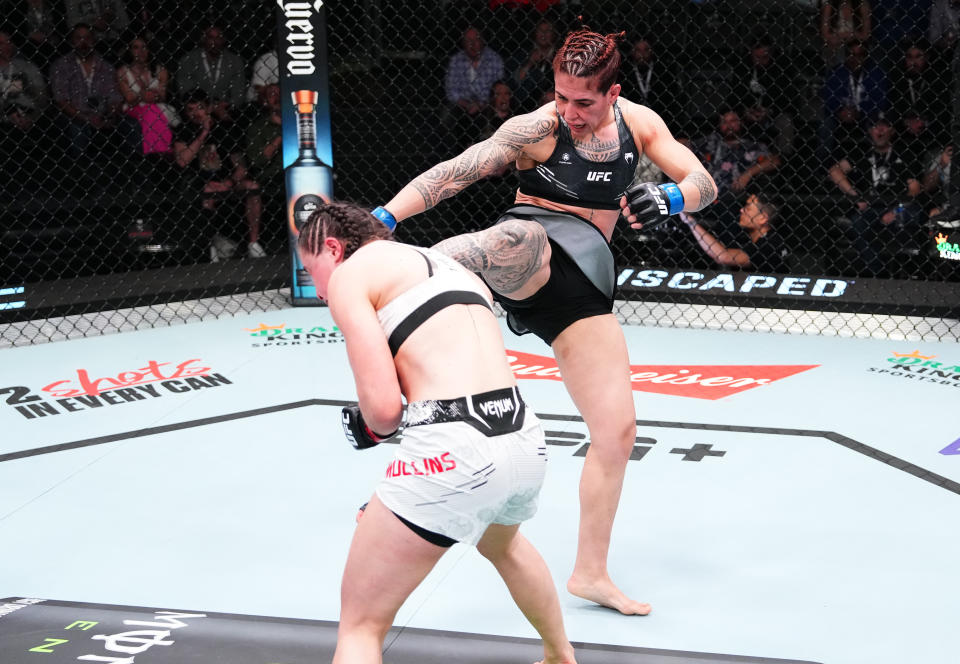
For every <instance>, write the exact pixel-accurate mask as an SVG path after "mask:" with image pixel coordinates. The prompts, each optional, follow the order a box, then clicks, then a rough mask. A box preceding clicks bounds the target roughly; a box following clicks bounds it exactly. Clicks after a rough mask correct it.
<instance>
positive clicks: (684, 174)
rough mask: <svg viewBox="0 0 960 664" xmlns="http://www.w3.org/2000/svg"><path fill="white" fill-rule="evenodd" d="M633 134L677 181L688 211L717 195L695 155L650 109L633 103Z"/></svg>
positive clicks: (655, 162)
mask: <svg viewBox="0 0 960 664" xmlns="http://www.w3.org/2000/svg"><path fill="white" fill-rule="evenodd" d="M633 107H634V109H633V111H634V112H633V113H632V114H631V116H632V121H633V122H632V124H633V126H635V127H637V129H634V130H633V131H634V134H635V135H638V136H639V137H640V140H641V142H642V143H641V145H642V148H641V149H642V150H643V151H644V153H645V154H646V155H647V156H648V157H650V159H651V160H652V161H653V163H654V164H656V165H657V166H658V167H659V168H660V170H662V171H663V172H664V173H666V174H667V176H668V177H669V178H670V179H671V180H673V181H674V182H676V183H677V186H678V187H680V191H681V192H682V193H683V201H684V206H683V209H684V210H686V211H687V212H697V211H698V210H702V209H703V208H705V207H707V206H708V205H710V203H712V202H713V201H714V199H715V198H716V197H717V185H716V183H715V182H714V181H713V177H712V176H711V175H710V173H708V172H707V169H706V168H704V167H703V164H701V163H700V160H699V159H697V157H696V155H694V154H693V152H691V151H690V149H689V148H687V147H686V146H685V145H683V144H682V143H680V142H678V141H677V139H675V138H674V137H673V134H671V133H670V130H669V129H668V128H667V125H666V123H664V121H663V119H662V118H661V117H660V116H659V115H657V114H656V113H654V112H653V111H651V110H650V109H649V108H645V107H640V106H638V105H636V104H633Z"/></svg>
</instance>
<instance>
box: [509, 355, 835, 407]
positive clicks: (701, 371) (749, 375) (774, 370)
mask: <svg viewBox="0 0 960 664" xmlns="http://www.w3.org/2000/svg"><path fill="white" fill-rule="evenodd" d="M507 360H508V361H509V362H510V368H511V369H512V370H513V374H514V375H515V376H516V377H517V378H525V379H538V378H539V379H545V380H561V378H560V369H559V368H558V367H557V361H556V360H555V359H553V358H552V357H544V356H543V355H533V354H531V353H521V352H518V351H512V350H508V351H507ZM818 366H820V365H818V364H730V365H713V364H711V365H699V364H691V365H668V364H656V365H643V364H634V365H631V366H630V381H631V383H632V385H633V389H634V390H637V391H639V392H655V393H657V394H669V395H672V396H676V397H690V398H693V399H710V400H715V399H722V398H724V397H728V396H730V395H732V394H737V393H739V392H743V391H745V390H751V389H753V388H755V387H760V386H761V385H767V384H769V383H772V382H774V381H777V380H780V379H782V378H787V377H789V376H792V375H794V374H798V373H800V372H802V371H807V370H808V369H813V368H815V367H818Z"/></svg>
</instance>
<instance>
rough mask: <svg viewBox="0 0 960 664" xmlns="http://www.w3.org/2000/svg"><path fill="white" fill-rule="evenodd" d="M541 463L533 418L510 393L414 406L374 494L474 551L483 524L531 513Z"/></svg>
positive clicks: (514, 520) (542, 447) (543, 455)
mask: <svg viewBox="0 0 960 664" xmlns="http://www.w3.org/2000/svg"><path fill="white" fill-rule="evenodd" d="M546 465H547V447H546V443H545V441H544V436H543V428H542V427H541V426H540V420H538V419H537V416H536V415H534V414H533V413H532V412H530V411H527V409H526V408H525V406H524V403H523V401H522V400H521V399H520V396H519V394H518V393H517V390H516V388H515V387H514V388H507V389H503V390H494V391H492V392H484V393H483V394H475V395H472V396H469V397H460V398H458V399H444V400H438V401H415V402H413V403H410V404H409V405H408V406H407V424H406V427H405V428H404V430H403V436H402V437H401V440H400V448H399V449H398V450H397V454H396V456H395V457H394V460H393V462H392V463H391V464H390V465H389V466H388V467H387V469H386V474H385V477H384V478H383V480H382V481H381V482H380V483H379V484H378V485H377V489H376V493H377V496H378V497H379V498H380V500H381V502H383V504H384V505H386V506H387V508H388V509H390V510H391V511H393V512H394V514H397V515H398V516H400V517H403V518H404V519H406V520H407V521H409V522H411V523H413V524H415V525H417V526H420V527H421V528H424V529H426V530H428V531H430V532H432V533H437V534H440V535H444V536H446V537H449V538H450V539H453V540H456V541H458V542H463V543H465V544H474V545H475V544H476V543H477V542H478V541H480V538H481V537H483V534H484V532H485V531H486V529H487V526H489V525H490V524H491V523H497V524H503V525H515V524H518V523H521V522H522V521H526V520H527V519H529V518H530V517H532V516H533V515H534V514H535V513H536V511H537V501H538V498H539V495H540V487H541V486H542V485H543V478H544V475H545V473H546Z"/></svg>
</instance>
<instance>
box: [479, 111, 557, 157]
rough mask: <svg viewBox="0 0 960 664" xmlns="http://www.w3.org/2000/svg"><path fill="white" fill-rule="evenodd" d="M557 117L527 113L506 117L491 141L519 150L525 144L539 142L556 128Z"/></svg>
mask: <svg viewBox="0 0 960 664" xmlns="http://www.w3.org/2000/svg"><path fill="white" fill-rule="evenodd" d="M557 124H558V123H557V118H556V117H550V116H548V115H540V114H534V113H528V114H526V115H517V116H514V117H512V118H508V119H507V120H506V121H504V123H503V124H502V125H500V128H499V129H497V131H496V133H494V135H493V136H492V137H491V139H490V140H491V141H492V142H494V143H496V144H497V145H500V146H502V147H504V148H506V149H508V150H509V149H511V148H512V149H513V150H516V151H518V152H519V151H520V150H522V149H523V147H524V146H525V145H533V144H534V143H539V142H540V141H542V140H543V139H544V138H546V137H547V136H550V135H552V134H553V133H555V132H556V130H557Z"/></svg>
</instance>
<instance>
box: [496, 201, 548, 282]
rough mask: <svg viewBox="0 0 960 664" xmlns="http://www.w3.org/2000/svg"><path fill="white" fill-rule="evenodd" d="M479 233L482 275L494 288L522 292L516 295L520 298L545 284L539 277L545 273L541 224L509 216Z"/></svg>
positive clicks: (545, 251)
mask: <svg viewBox="0 0 960 664" xmlns="http://www.w3.org/2000/svg"><path fill="white" fill-rule="evenodd" d="M481 235H482V237H481V247H482V250H483V252H484V254H485V255H486V257H487V267H486V269H485V270H484V271H483V272H482V275H483V278H484V280H486V282H487V283H488V284H489V285H490V287H491V288H493V289H494V290H495V291H497V292H498V293H501V294H503V295H508V296H510V295H512V296H515V297H516V296H517V295H518V294H519V293H521V292H522V295H521V297H516V299H522V298H523V297H529V295H532V294H533V293H534V292H536V290H538V289H539V288H540V286H542V285H543V284H544V283H546V278H542V279H541V278H540V277H543V276H544V274H546V275H547V276H548V275H549V267H547V261H549V258H550V245H549V242H548V241H547V232H546V231H545V230H544V229H543V226H541V225H540V224H538V223H537V222H535V221H522V220H519V219H512V220H509V221H505V222H503V223H500V224H497V225H496V226H493V227H491V228H488V229H486V230H485V231H482V232H481ZM535 277H537V278H536V279H535ZM532 282H537V283H532ZM531 286H533V287H534V289H533V290H531V289H530V287H531ZM527 291H529V292H527Z"/></svg>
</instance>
